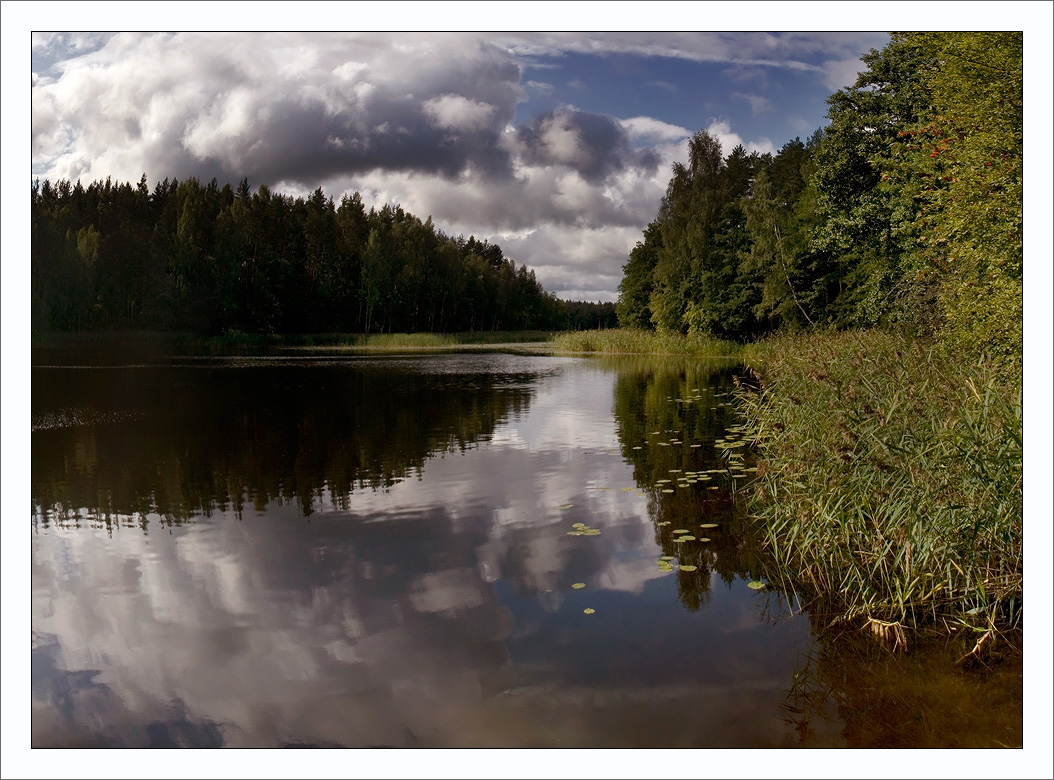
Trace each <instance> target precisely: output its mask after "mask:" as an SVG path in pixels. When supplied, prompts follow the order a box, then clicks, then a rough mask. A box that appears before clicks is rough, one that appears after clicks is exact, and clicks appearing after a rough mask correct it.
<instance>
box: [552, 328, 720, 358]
mask: <svg viewBox="0 0 1054 780" xmlns="http://www.w3.org/2000/svg"><path fill="white" fill-rule="evenodd" d="M552 344H553V349H554V350H555V351H557V352H573V353H587V354H603V355H676V356H687V357H735V356H737V355H738V354H739V352H740V350H741V347H740V345H738V344H736V343H735V342H732V341H722V340H720V339H713V338H709V337H706V336H698V335H694V334H690V335H687V336H684V335H681V334H680V333H657V332H655V331H647V330H633V329H629V328H614V329H611V330H578V331H571V332H566V333H558V334H556V335H555V336H554V337H553V340H552Z"/></svg>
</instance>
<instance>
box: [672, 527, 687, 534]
mask: <svg viewBox="0 0 1054 780" xmlns="http://www.w3.org/2000/svg"><path fill="white" fill-rule="evenodd" d="M673 532H674V533H675V534H686V533H688V529H687V528H674V529H673Z"/></svg>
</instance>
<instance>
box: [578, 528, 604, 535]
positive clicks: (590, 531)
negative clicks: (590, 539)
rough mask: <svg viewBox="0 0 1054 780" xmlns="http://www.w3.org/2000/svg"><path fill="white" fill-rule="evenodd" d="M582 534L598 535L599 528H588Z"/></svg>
mask: <svg viewBox="0 0 1054 780" xmlns="http://www.w3.org/2000/svg"><path fill="white" fill-rule="evenodd" d="M582 536H600V529H599V528H588V529H586V530H585V531H583V532H582Z"/></svg>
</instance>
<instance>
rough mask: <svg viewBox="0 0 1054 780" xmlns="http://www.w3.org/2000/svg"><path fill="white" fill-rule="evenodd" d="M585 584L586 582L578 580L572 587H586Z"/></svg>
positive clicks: (576, 588)
mask: <svg viewBox="0 0 1054 780" xmlns="http://www.w3.org/2000/svg"><path fill="white" fill-rule="evenodd" d="M585 586H586V584H585V583H584V582H576V583H575V584H574V585H572V586H571V587H572V588H574V589H575V590H578V589H579V588H584V587H585Z"/></svg>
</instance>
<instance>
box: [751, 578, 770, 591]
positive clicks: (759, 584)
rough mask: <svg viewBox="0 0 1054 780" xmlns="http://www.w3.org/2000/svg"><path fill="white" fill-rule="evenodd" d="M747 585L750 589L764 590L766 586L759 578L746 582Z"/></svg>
mask: <svg viewBox="0 0 1054 780" xmlns="http://www.w3.org/2000/svg"><path fill="white" fill-rule="evenodd" d="M747 587H748V588H750V589H751V590H764V589H765V587H766V586H765V583H764V582H761V581H759V580H751V581H750V582H748V583H747Z"/></svg>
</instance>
